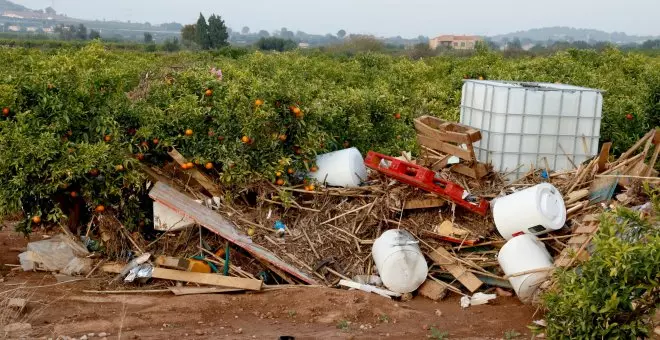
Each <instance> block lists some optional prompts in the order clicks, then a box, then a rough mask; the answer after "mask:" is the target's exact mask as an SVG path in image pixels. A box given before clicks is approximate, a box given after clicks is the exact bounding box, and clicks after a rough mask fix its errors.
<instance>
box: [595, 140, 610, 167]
mask: <svg viewBox="0 0 660 340" xmlns="http://www.w3.org/2000/svg"><path fill="white" fill-rule="evenodd" d="M611 148H612V142H607V143H605V144H603V146H602V147H601V148H600V154H599V155H598V173H601V172H603V171H605V170H606V169H607V159H608V157H609V156H610V149H611Z"/></svg>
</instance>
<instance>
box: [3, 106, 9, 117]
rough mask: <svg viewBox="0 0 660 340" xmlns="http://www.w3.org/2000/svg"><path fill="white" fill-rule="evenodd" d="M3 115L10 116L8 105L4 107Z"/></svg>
mask: <svg viewBox="0 0 660 340" xmlns="http://www.w3.org/2000/svg"><path fill="white" fill-rule="evenodd" d="M2 115H3V116H5V117H7V116H9V108H8V107H3V108H2Z"/></svg>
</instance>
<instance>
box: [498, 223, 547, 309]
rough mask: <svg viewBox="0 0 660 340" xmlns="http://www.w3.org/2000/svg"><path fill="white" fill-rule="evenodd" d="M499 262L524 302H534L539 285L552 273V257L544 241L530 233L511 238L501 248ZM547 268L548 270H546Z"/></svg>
mask: <svg viewBox="0 0 660 340" xmlns="http://www.w3.org/2000/svg"><path fill="white" fill-rule="evenodd" d="M497 262H499V264H500V267H502V270H504V274H506V275H507V276H510V277H509V282H510V283H511V285H512V286H513V290H515V291H516V295H518V298H519V299H520V301H522V302H523V303H530V302H532V298H533V297H534V293H535V292H536V290H537V289H538V287H539V286H540V285H541V284H542V283H543V282H544V281H545V280H546V279H547V278H548V276H549V275H550V269H551V268H552V267H553V265H552V257H551V256H550V254H549V253H548V251H547V250H546V249H545V245H543V242H541V241H539V239H538V238H537V237H536V236H534V235H530V234H524V235H520V236H516V237H514V238H512V239H510V240H509V241H508V242H507V243H506V244H505V245H504V246H503V247H502V249H500V253H499V254H498V255H497ZM546 269H547V270H546ZM534 270H539V271H538V272H535V273H530V274H525V275H516V274H519V273H523V272H528V271H534Z"/></svg>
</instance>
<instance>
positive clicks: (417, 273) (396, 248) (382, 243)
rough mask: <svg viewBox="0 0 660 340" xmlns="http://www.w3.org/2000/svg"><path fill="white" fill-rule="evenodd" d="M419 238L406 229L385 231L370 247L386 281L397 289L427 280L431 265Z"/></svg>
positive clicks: (412, 288) (406, 289) (401, 290)
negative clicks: (422, 249)
mask: <svg viewBox="0 0 660 340" xmlns="http://www.w3.org/2000/svg"><path fill="white" fill-rule="evenodd" d="M417 242H418V241H417V240H415V238H414V237H413V236H412V235H411V234H410V233H409V232H407V231H405V230H401V229H392V230H388V231H386V232H384V233H383V234H382V235H380V237H379V238H378V239H376V241H375V242H374V245H373V247H372V248H371V255H372V256H373V258H374V263H376V268H378V273H379V274H380V278H381V280H383V284H384V285H385V287H387V288H388V289H389V290H391V291H393V292H396V293H401V294H405V293H410V292H413V291H415V290H416V289H417V288H419V286H421V285H422V283H424V280H426V275H427V274H428V271H429V268H428V266H427V264H426V260H425V259H424V255H423V254H422V252H421V250H420V249H419V246H418V244H417Z"/></svg>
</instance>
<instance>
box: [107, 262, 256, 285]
mask: <svg viewBox="0 0 660 340" xmlns="http://www.w3.org/2000/svg"><path fill="white" fill-rule="evenodd" d="M123 268H124V266H123V265H121V264H106V265H104V266H103V271H105V272H106V273H120V272H121V271H122V269H123ZM151 277H153V278H156V279H163V280H172V281H183V282H193V283H199V284H204V285H211V286H221V287H227V288H240V289H246V290H261V285H262V282H261V280H255V279H244V278H241V277H232V276H222V275H219V274H207V273H194V272H184V271H181V270H174V269H166V268H158V267H155V268H154V269H153V271H152V273H151Z"/></svg>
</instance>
